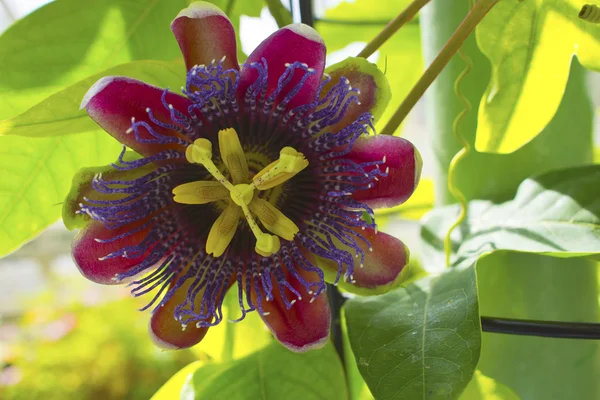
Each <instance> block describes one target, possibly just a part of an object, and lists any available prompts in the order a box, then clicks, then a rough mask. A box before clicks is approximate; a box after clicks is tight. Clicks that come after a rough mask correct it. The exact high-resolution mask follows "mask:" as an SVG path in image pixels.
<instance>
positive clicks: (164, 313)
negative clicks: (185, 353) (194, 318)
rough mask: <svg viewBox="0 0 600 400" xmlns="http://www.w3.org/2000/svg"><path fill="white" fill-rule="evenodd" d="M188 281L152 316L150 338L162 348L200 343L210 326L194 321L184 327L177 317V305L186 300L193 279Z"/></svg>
mask: <svg viewBox="0 0 600 400" xmlns="http://www.w3.org/2000/svg"><path fill="white" fill-rule="evenodd" d="M175 281H176V279H174V280H173V282H175ZM188 282H189V283H188ZM188 282H186V284H184V285H182V286H181V287H180V288H179V289H177V291H176V292H175V294H173V297H171V298H170V299H169V300H167V301H166V302H165V303H164V305H162V306H161V307H158V308H157V309H156V310H154V312H153V314H152V317H151V318H150V324H149V326H148V331H149V333H150V338H151V339H152V341H153V342H154V343H155V344H156V345H157V346H158V347H160V348H163V349H167V350H177V349H185V348H188V347H192V346H194V345H196V344H198V343H200V341H201V340H202V339H203V338H204V336H206V332H207V331H208V327H203V328H198V327H196V324H195V323H192V324H189V325H188V326H186V327H185V329H183V327H182V326H181V322H179V321H178V320H176V319H175V307H177V306H178V305H179V304H181V303H184V302H185V299H186V296H187V293H188V289H189V287H190V285H191V284H192V283H193V281H192V280H191V279H190V280H189V281H188ZM200 297H201V295H200Z"/></svg>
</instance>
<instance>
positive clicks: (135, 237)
mask: <svg viewBox="0 0 600 400" xmlns="http://www.w3.org/2000/svg"><path fill="white" fill-rule="evenodd" d="M145 222H146V220H142V221H139V222H136V223H132V224H128V225H124V226H123V227H121V228H116V229H106V227H105V226H104V224H103V223H102V222H98V221H92V222H90V223H89V224H88V225H87V226H85V227H84V228H83V229H81V230H80V231H79V233H78V234H77V236H76V237H75V239H74V240H73V244H72V252H73V261H75V265H77V268H79V271H80V272H81V274H82V275H83V276H85V277H86V278H87V279H89V280H91V281H93V282H96V283H102V284H105V285H114V284H118V283H122V282H117V281H116V280H115V279H114V278H115V276H116V275H117V274H122V273H125V272H127V271H129V270H130V269H132V268H133V267H135V266H137V265H138V264H140V263H141V262H142V261H143V260H144V258H145V255H141V256H140V257H135V258H125V257H121V256H119V257H114V258H106V259H104V257H106V256H107V255H109V254H111V253H113V252H115V251H118V250H120V249H122V248H123V247H125V246H134V245H136V244H138V243H139V242H140V241H141V240H142V239H143V238H144V237H145V236H146V235H147V234H148V230H149V229H150V228H149V227H148V228H146V229H141V230H139V231H137V232H135V233H133V234H131V235H129V236H126V237H124V238H122V239H119V240H115V241H113V242H108V243H102V242H100V241H98V240H107V239H111V238H113V237H115V236H117V235H120V234H123V233H126V232H130V231H132V230H134V229H136V228H137V227H139V226H141V225H142V224H143V223H145ZM97 239H98V240H97Z"/></svg>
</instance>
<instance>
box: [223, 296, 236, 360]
mask: <svg viewBox="0 0 600 400" xmlns="http://www.w3.org/2000/svg"><path fill="white" fill-rule="evenodd" d="M225 300H226V307H227V313H228V314H229V315H231V314H230V313H231V311H232V310H235V309H236V308H237V307H238V299H237V297H236V296H228V297H226V298H225ZM224 322H225V343H224V344H223V350H222V352H221V359H222V360H223V362H227V361H231V360H233V350H234V346H235V328H236V325H235V323H234V322H229V321H224Z"/></svg>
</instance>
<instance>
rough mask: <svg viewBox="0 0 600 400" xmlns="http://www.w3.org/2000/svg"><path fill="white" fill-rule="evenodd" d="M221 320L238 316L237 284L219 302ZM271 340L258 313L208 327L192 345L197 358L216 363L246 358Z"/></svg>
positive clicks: (233, 318) (228, 319)
mask: <svg viewBox="0 0 600 400" xmlns="http://www.w3.org/2000/svg"><path fill="white" fill-rule="evenodd" d="M223 304H224V305H225V307H224V313H223V320H224V321H230V320H231V321H232V320H236V319H238V318H239V317H240V316H241V312H240V309H239V304H238V289H237V284H236V285H234V286H232V287H231V289H229V290H228V291H227V294H226V295H225V300H224V301H223ZM270 343H272V336H271V333H270V332H269V330H268V329H267V327H266V326H265V323H264V322H263V320H262V319H261V318H260V316H259V315H258V313H248V314H247V315H246V317H245V318H244V320H243V321H241V322H239V323H233V322H224V323H222V324H218V325H217V326H213V327H211V328H210V329H209V330H208V333H207V334H206V337H205V338H204V339H202V341H201V342H200V343H199V344H198V345H196V346H194V347H193V348H192V351H193V352H194V353H195V354H196V355H197V356H198V358H200V359H207V358H208V359H210V360H213V361H217V362H223V361H230V359H234V360H237V359H239V358H243V357H246V356H248V355H250V354H252V353H254V352H256V351H258V350H260V349H262V348H264V347H266V346H267V345H269V344H270Z"/></svg>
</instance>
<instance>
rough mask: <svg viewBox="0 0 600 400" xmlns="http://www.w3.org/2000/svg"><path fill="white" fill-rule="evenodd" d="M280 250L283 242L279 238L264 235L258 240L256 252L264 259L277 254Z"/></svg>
mask: <svg viewBox="0 0 600 400" xmlns="http://www.w3.org/2000/svg"><path fill="white" fill-rule="evenodd" d="M280 248H281V242H280V241H279V238H278V237H277V236H275V235H269V234H268V233H263V234H261V235H260V236H258V237H257V238H256V247H254V250H255V251H256V252H257V253H258V254H260V255H261V256H263V257H269V256H270V255H271V254H275V253H277V252H278V251H279V249H280Z"/></svg>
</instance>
